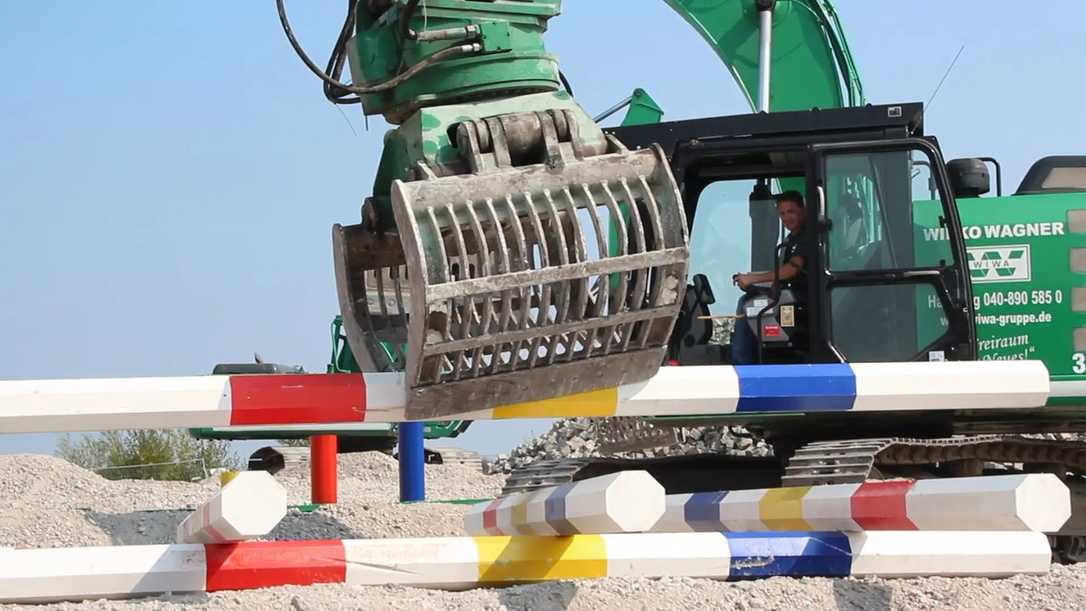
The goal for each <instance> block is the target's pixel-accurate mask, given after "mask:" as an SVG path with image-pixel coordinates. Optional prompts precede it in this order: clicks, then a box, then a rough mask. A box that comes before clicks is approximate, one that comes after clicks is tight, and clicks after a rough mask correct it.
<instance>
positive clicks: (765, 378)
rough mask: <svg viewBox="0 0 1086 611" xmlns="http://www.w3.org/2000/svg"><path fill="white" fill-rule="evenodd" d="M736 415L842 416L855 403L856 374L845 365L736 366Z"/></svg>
mask: <svg viewBox="0 0 1086 611" xmlns="http://www.w3.org/2000/svg"><path fill="white" fill-rule="evenodd" d="M735 373H736V375H737V376H738V377H739V403H738V405H737V407H736V411H737V412H842V411H848V410H850V409H852V406H853V405H854V404H855V403H856V374H855V373H854V372H853V371H852V368H851V367H849V366H848V365H847V364H845V363H835V364H827V365H737V366H736V367H735Z"/></svg>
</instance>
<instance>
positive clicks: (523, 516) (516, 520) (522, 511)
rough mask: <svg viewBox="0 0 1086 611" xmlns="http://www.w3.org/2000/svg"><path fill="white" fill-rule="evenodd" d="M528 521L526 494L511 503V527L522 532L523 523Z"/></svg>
mask: <svg viewBox="0 0 1086 611" xmlns="http://www.w3.org/2000/svg"><path fill="white" fill-rule="evenodd" d="M527 522H528V495H524V498H522V499H520V502H519V503H517V504H516V505H513V528H514V529H515V530H516V531H517V532H523V530H524V525H525V524H526V523H527Z"/></svg>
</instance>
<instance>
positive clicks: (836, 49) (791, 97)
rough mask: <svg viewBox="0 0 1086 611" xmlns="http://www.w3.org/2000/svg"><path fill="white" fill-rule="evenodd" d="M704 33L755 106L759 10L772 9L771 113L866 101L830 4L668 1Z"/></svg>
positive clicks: (809, 0) (821, 0)
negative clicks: (765, 7)
mask: <svg viewBox="0 0 1086 611" xmlns="http://www.w3.org/2000/svg"><path fill="white" fill-rule="evenodd" d="M664 1H665V2H666V3H667V4H668V6H670V7H671V8H672V9H674V10H675V11H676V12H677V13H678V14H679V15H680V16H682V17H683V19H685V20H686V21H687V23H689V24H690V25H691V27H693V28H694V30H696V31H697V32H698V34H700V35H701V37H702V38H703V39H704V40H705V42H707V43H708V44H709V46H711V47H712V48H713V50H714V51H715V52H716V54H717V56H719V57H720V60H721V61H722V62H724V65H725V66H727V68H728V71H729V72H731V74H732V76H733V77H734V78H735V81H736V84H737V85H739V89H740V90H741V91H742V92H743V95H744V96H746V98H747V100H748V101H749V102H750V104H751V108H753V109H755V110H759V109H758V108H757V107H756V104H755V99H756V95H755V92H756V91H757V88H758V80H759V78H758V77H759V62H758V57H759V53H758V51H759V29H760V26H759V19H758V18H759V7H760V6H761V5H765V4H770V5H772V12H773V51H772V61H771V74H772V80H771V84H770V108H771V109H772V110H773V111H786V110H807V109H810V108H815V107H818V108H840V107H843V106H861V105H863V104H864V103H865V100H864V94H863V85H862V84H861V82H860V76H859V72H858V71H857V69H856V65H855V62H854V61H853V59H852V54H851V52H850V51H849V48H848V42H847V41H846V40H845V35H844V31H843V29H842V27H841V22H840V20H839V19H838V17H837V12H836V11H835V10H834V8H833V6H832V5H831V4H830V3H829V2H828V1H827V0H777V2H776V3H775V4H774V3H772V2H769V3H763V2H758V1H756V0H731V1H723V2H722V1H720V0H664Z"/></svg>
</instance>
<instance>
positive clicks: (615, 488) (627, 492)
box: [464, 471, 665, 535]
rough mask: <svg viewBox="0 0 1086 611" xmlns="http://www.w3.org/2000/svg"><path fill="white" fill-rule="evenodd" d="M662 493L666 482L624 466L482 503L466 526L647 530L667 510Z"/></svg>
mask: <svg viewBox="0 0 1086 611" xmlns="http://www.w3.org/2000/svg"><path fill="white" fill-rule="evenodd" d="M664 496H665V492H664V487H663V486H661V485H660V484H659V483H658V482H657V481H656V480H655V479H653V477H652V476H651V475H649V473H648V472H647V471H622V472H619V473H612V474H610V475H604V476H601V477H594V478H591V479H586V480H582V481H579V482H571V483H568V484H563V485H561V486H553V487H550V488H543V489H540V490H536V491H534V492H528V493H523V494H512V495H509V496H505V497H500V498H497V499H495V500H493V501H490V502H487V503H479V504H478V505H474V506H473V507H472V508H471V509H469V510H468V513H467V514H465V515H464V530H465V533H466V534H468V535H575V534H582V533H592V534H602V533H620V532H643V531H647V530H649V529H650V528H652V525H653V524H655V523H656V522H657V521H658V520H659V519H660V516H662V515H663V513H664Z"/></svg>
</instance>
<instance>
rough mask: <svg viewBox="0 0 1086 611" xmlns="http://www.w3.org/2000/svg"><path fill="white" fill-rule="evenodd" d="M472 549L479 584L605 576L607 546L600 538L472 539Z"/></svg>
mask: <svg viewBox="0 0 1086 611" xmlns="http://www.w3.org/2000/svg"><path fill="white" fill-rule="evenodd" d="M475 545H476V547H478V549H479V581H480V582H482V583H502V582H510V581H541V580H551V579H594V578H598V577H606V576H607V544H606V543H604V540H603V537H601V536H600V535H573V536H570V537H475Z"/></svg>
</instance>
